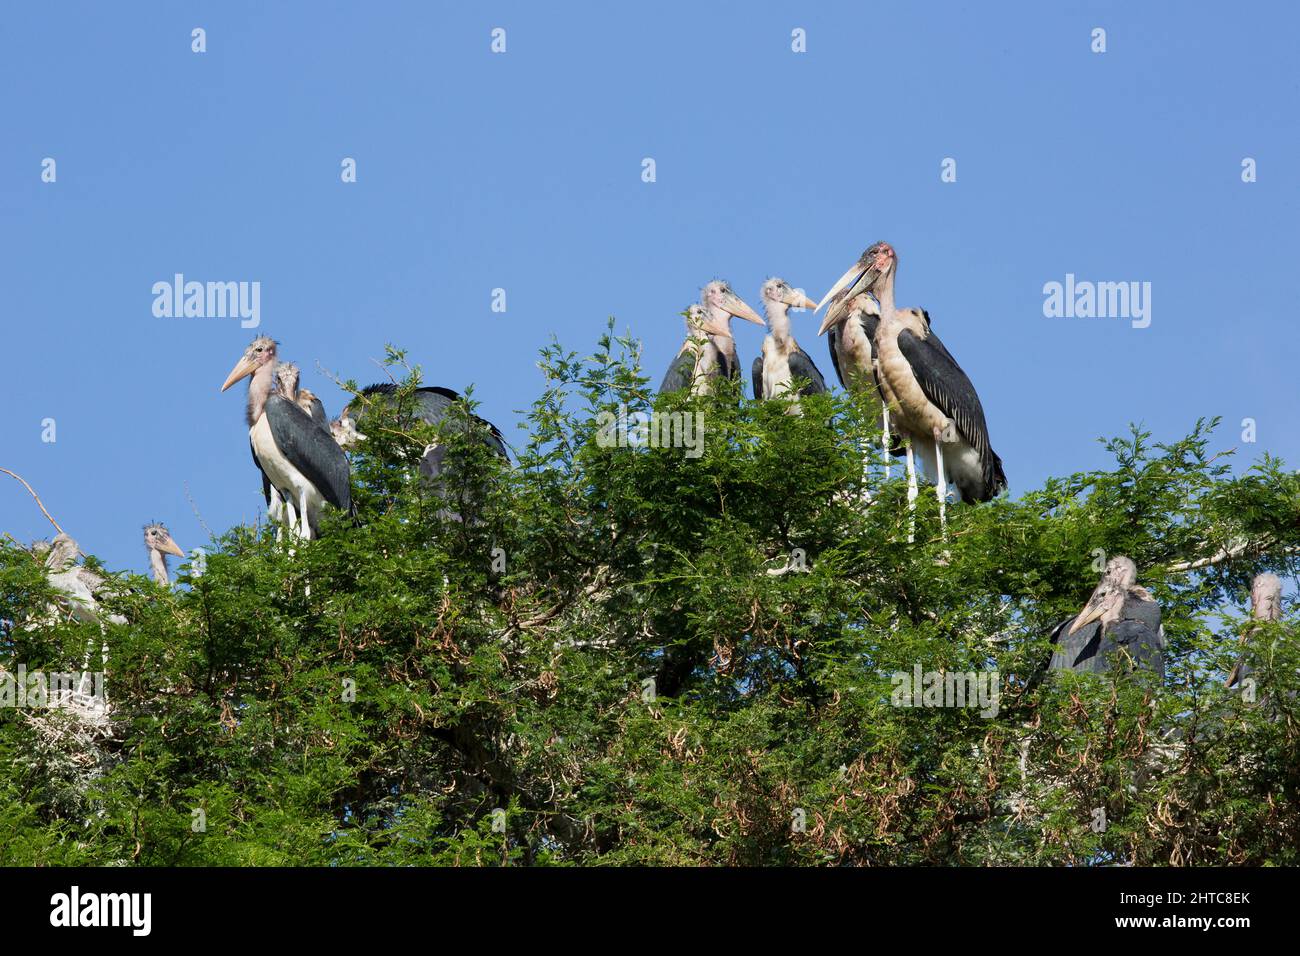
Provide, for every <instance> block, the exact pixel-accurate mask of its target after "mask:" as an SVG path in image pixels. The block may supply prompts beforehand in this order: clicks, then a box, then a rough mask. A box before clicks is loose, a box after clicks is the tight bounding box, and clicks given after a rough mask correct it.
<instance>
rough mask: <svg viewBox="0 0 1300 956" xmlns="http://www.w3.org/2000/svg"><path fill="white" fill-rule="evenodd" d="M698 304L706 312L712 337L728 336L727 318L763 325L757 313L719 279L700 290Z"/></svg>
mask: <svg viewBox="0 0 1300 956" xmlns="http://www.w3.org/2000/svg"><path fill="white" fill-rule="evenodd" d="M700 303H701V304H702V305H703V306H704V307H705V308H706V309H707V310H708V312H709V318H710V320H711V324H712V325H714V326H715V327H716V328H711V329H709V331H710V332H712V333H713V334H714V335H730V334H731V320H730V318H729V316H733V315H734V316H736V318H739V319H744V320H745V321H747V322H753V323H754V324H755V325H763V324H764V323H763V319H762V318H761V317H760V316H759V314H758V313H757V312H755V311H754V310H753V309H751V308H750V307H749V306H748V305H746V304H745V302H744V300H742V299H741V298H740V296H738V295H736V293H734V292H732V291H731V286H730V285H728V284H727V283H726V282H724V281H723V280H721V279H714V280H713V281H712V282H710V283H709V284H708V285H706V286H705V287H704V288H703V289H701V290H700Z"/></svg>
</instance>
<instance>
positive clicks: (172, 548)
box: [144, 521, 185, 558]
mask: <svg viewBox="0 0 1300 956" xmlns="http://www.w3.org/2000/svg"><path fill="white" fill-rule="evenodd" d="M144 546H145V547H146V548H148V549H149V550H150V551H158V552H161V553H162V554H174V555H176V557H178V558H183V557H185V552H184V551H182V550H181V549H180V545H178V544H177V543H176V542H175V541H174V540H173V539H172V535H171V532H170V531H168V530H167V526H166V525H165V524H163V523H162V522H161V521H154V522H152V523H150V524H147V525H145V526H144Z"/></svg>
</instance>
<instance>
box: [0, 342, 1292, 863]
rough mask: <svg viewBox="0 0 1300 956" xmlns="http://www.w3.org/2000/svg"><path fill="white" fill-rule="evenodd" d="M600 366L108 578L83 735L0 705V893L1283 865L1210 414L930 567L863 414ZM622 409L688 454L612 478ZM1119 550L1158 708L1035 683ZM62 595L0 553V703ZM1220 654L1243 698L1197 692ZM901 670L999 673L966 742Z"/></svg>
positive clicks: (569, 363)
mask: <svg viewBox="0 0 1300 956" xmlns="http://www.w3.org/2000/svg"><path fill="white" fill-rule="evenodd" d="M611 329H612V326H611ZM635 354H636V345H635V343H632V342H630V341H627V340H623V339H618V338H615V337H614V335H613V333H612V331H611V332H610V334H608V335H606V336H605V337H604V338H603V339H602V340H601V342H600V344H599V348H598V349H597V351H596V353H595V354H594V355H591V356H588V357H580V356H579V355H577V354H574V353H571V352H568V351H565V350H564V349H562V348H561V347H560V346H558V345H553V346H551V347H549V348H547V349H545V350H544V351H543V354H542V356H541V361H540V363H539V364H540V367H541V369H542V371H543V373H544V375H545V379H546V382H545V389H544V391H543V393H542V394H541V396H540V397H539V398H538V399H537V401H536V402H535V403H534V404H533V406H532V408H531V410H530V412H529V414H528V416H527V426H526V437H525V438H524V440H523V441H521V442H519V443H518V444H517V446H516V448H515V454H516V458H517V461H515V462H514V463H513V464H512V463H506V462H503V461H501V460H500V459H499V457H497V456H496V455H494V454H493V453H492V452H491V451H490V450H489V449H488V447H487V446H486V445H485V444H484V443H483V442H482V441H481V440H480V439H481V434H476V432H475V429H476V428H481V427H482V426H481V425H479V424H478V423H477V422H476V421H475V420H474V419H473V418H472V416H471V414H470V410H471V409H472V404H473V403H472V400H471V401H470V402H468V403H466V404H465V405H464V407H463V408H462V409H461V411H460V412H459V413H458V414H459V415H461V416H462V418H461V420H459V421H457V422H453V423H452V424H453V425H455V426H456V427H450V426H448V427H444V428H443V429H442V433H441V434H439V435H435V434H432V433H431V430H430V427H429V426H427V425H424V424H423V423H421V422H419V421H418V420H414V419H413V417H412V416H411V414H410V398H411V395H412V392H413V389H414V388H415V387H416V385H417V384H418V382H419V374H418V370H408V371H409V374H406V377H405V380H404V382H403V386H402V388H401V389H400V390H399V393H398V397H397V399H396V401H394V402H392V403H391V404H386V405H384V406H382V407H376V408H375V409H374V410H372V412H370V413H368V414H369V415H370V416H371V417H369V418H368V419H367V423H366V424H367V427H366V429H365V431H366V434H367V440H366V441H365V442H364V443H363V445H362V446H361V447H360V449H359V450H358V451H357V452H356V453H355V454H354V455H353V468H354V475H353V482H354V488H355V495H354V497H355V500H356V502H357V505H358V515H359V520H358V523H357V524H355V525H353V524H352V523H351V522H349V520H348V519H347V518H346V517H345V516H341V515H339V514H337V513H332V514H331V515H330V516H329V518H328V520H327V522H326V526H325V530H324V534H323V537H322V538H321V539H320V540H318V541H313V542H298V543H295V544H293V546H292V550H291V549H290V546H289V544H288V542H287V541H286V543H284V544H277V543H276V541H275V536H274V531H273V529H271V528H268V527H265V526H262V527H244V526H241V527H236V528H232V529H230V530H229V531H227V532H226V533H224V534H222V535H220V536H219V537H217V538H216V539H215V540H214V541H212V542H211V545H210V547H209V548H208V549H207V552H208V553H207V554H206V556H205V560H204V562H203V567H202V573H199V568H196V567H193V566H190V565H186V566H185V567H184V568H183V570H182V575H181V579H180V584H181V585H182V586H180V587H177V588H175V589H173V590H170V591H169V590H167V589H165V588H162V587H159V586H157V585H155V584H154V583H152V582H151V581H148V580H146V579H144V578H140V577H136V576H120V577H119V579H118V580H119V584H120V586H119V587H117V588H116V589H115V592H114V593H113V595H112V596H110V597H108V598H106V599H105V609H106V611H111V612H113V613H116V614H119V615H121V616H122V618H123V619H124V620H125V623H121V624H116V623H106V624H105V625H103V626H104V638H105V640H106V643H107V646H108V649H109V663H108V667H107V673H108V676H107V690H108V696H109V699H110V701H111V706H112V710H111V719H109V720H107V721H106V722H104V723H103V725H102V726H86V725H85V724H86V722H85V720H84V718H83V717H81V716H79V715H77V714H76V713H73V712H70V711H68V710H66V709H54V710H50V709H44V710H37V709H33V708H30V707H29V708H18V707H7V708H3V709H0V766H3V767H4V768H5V772H4V773H3V774H0V862H4V863H6V864H11V865H14V864H16V865H32V864H90V865H115V864H139V865H163V866H175V865H222V864H233V865H250V864H252V865H257V864H300V865H357V864H361V865H374V864H379V865H387V864H397V865H404V864H475V865H478V864H534V865H541V864H550V865H565V864H586V865H616V864H680V865H698V864H704V865H714V864H718V865H725V864H751V865H754V864H757V865H767V864H779V865H805V864H869V865H887V864H980V865H996V864H1011V863H1028V864H1055V863H1076V864H1088V863H1091V864H1098V863H1113V862H1128V861H1131V862H1134V863H1137V864H1225V863H1232V864H1263V863H1273V864H1295V863H1297V862H1300V808H1298V806H1297V800H1296V797H1297V786H1298V785H1300V707H1298V705H1297V698H1296V691H1297V690H1300V676H1298V674H1300V671H1298V668H1300V652H1298V651H1297V646H1298V645H1297V641H1296V639H1295V638H1296V633H1295V631H1296V619H1295V617H1294V615H1292V614H1288V615H1287V616H1286V617H1285V618H1284V620H1283V621H1282V622H1281V623H1279V624H1270V625H1265V626H1261V627H1256V628H1254V629H1250V628H1248V627H1247V626H1246V619H1245V613H1244V611H1243V610H1242V609H1243V606H1244V602H1245V598H1246V595H1247V593H1248V590H1249V586H1250V582H1251V579H1252V577H1253V576H1254V575H1255V574H1257V573H1259V572H1261V571H1275V572H1278V573H1282V574H1287V573H1291V572H1293V570H1294V562H1295V549H1296V548H1297V546H1300V478H1298V477H1297V475H1296V474H1294V473H1292V472H1289V471H1287V470H1286V469H1285V468H1284V467H1283V465H1282V463H1281V462H1279V461H1277V460H1275V459H1272V458H1269V457H1267V456H1266V457H1264V458H1262V459H1260V460H1259V461H1257V462H1255V463H1254V464H1253V465H1251V466H1250V467H1249V468H1248V469H1247V470H1244V471H1242V472H1241V473H1239V474H1236V475H1234V474H1233V472H1232V471H1231V469H1230V467H1229V461H1230V453H1229V452H1226V451H1217V450H1215V449H1216V447H1217V446H1216V445H1215V439H1214V435H1213V428H1214V425H1215V423H1214V422H1204V421H1202V422H1197V423H1195V425H1194V427H1193V429H1192V432H1191V434H1190V435H1188V436H1187V437H1185V438H1182V439H1181V440H1178V441H1173V442H1170V443H1166V444H1156V443H1153V442H1152V440H1151V436H1150V435H1149V434H1147V433H1146V432H1144V431H1142V430H1140V429H1138V428H1134V429H1133V431H1132V432H1131V434H1129V435H1126V436H1121V437H1117V438H1114V439H1112V440H1110V441H1109V442H1107V447H1108V449H1109V450H1110V452H1111V453H1112V454H1113V457H1114V466H1113V468H1110V469H1109V470H1104V471H1094V472H1085V473H1077V474H1073V475H1069V476H1066V477H1061V478H1055V479H1052V480H1050V481H1048V482H1047V483H1046V485H1045V487H1043V488H1042V489H1039V490H1035V491H1029V492H1027V493H1025V494H1023V495H1022V496H1021V497H1020V498H1019V499H1018V500H1012V499H1011V498H1010V497H1007V496H1003V497H1002V498H1001V499H998V500H996V501H994V502H992V503H990V504H987V505H980V506H959V507H951V508H949V509H948V524H947V529H946V533H944V532H941V530H940V526H939V521H938V508H937V503H936V502H935V500H934V497H933V495H927V494H922V495H921V496H920V499H919V500H918V511H917V513H916V516H915V519H914V520H915V542H914V543H910V544H909V543H908V535H909V517H908V510H907V504H906V494H905V483H904V481H903V479H902V477H901V471H902V470H901V469H900V468H897V467H895V468H894V471H893V479H892V480H891V481H884V480H883V476H882V474H881V467H880V462H879V460H878V459H879V455H880V453H879V449H878V444H879V436H878V435H877V434H876V430H875V426H874V425H873V423H875V422H877V421H878V414H877V413H878V409H876V408H874V407H873V406H872V403H871V401H870V400H868V399H866V398H858V399H855V398H852V397H848V396H844V395H820V396H813V397H810V398H805V399H804V400H803V402H802V410H803V414H802V415H791V414H787V409H786V408H785V407H784V406H783V404H782V403H780V402H769V403H756V402H753V401H747V400H742V399H740V398H739V396H738V393H736V394H722V395H718V396H714V397H711V398H702V399H695V398H690V397H689V396H686V395H680V394H679V395H669V396H659V397H654V396H652V394H651V393H650V391H649V390H648V388H647V381H646V379H645V378H644V377H643V376H641V374H640V370H639V368H638V367H637V363H636V361H635ZM390 363H391V364H392V365H393V367H394V369H395V370H398V374H399V375H400V374H403V373H402V372H401V371H400V370H401V369H402V368H404V365H403V362H402V356H401V354H400V353H392V354H391V355H390ZM651 410H654V411H656V412H657V414H658V415H659V416H660V418H659V419H658V421H672V419H669V418H667V416H669V415H672V414H677V415H679V416H682V415H687V414H690V415H692V416H699V417H698V418H694V417H692V418H691V419H687V420H688V421H691V422H698V423H700V424H701V427H702V429H703V431H702V436H703V440H702V442H701V443H700V444H699V446H698V448H697V449H691V448H683V447H651V446H649V445H646V444H639V445H637V444H633V445H622V446H620V445H619V443H618V442H615V444H614V446H613V447H610V442H609V441H607V440H606V439H607V438H608V437H610V435H611V429H610V428H609V423H610V422H611V420H613V421H614V422H616V423H617V422H621V421H626V420H628V416H631V422H632V424H633V426H635V423H636V421H637V418H636V413H644V412H650V411H651ZM682 420H683V419H680V418H679V419H677V421H679V422H680V421H682ZM612 434H613V435H614V437H615V438H617V435H618V430H617V427H615V428H614V429H613V430H612ZM232 440H233V439H232ZM433 440H441V441H444V442H446V443H447V445H448V455H447V459H446V460H447V461H448V462H450V463H451V465H450V471H449V473H448V475H447V479H446V482H445V484H444V485H443V486H442V487H441V488H440V489H436V490H435V489H431V488H430V487H428V486H426V485H424V484H423V483H421V482H420V481H419V480H417V479H416V477H415V469H414V467H413V462H414V461H415V460H416V459H417V458H418V456H419V453H420V451H421V450H422V449H423V448H424V447H425V446H426V445H427V444H428V443H429V442H431V441H433ZM864 449H865V450H867V451H868V453H869V456H870V458H871V459H872V461H871V464H870V465H869V466H868V467H867V468H866V469H865V470H864V467H863V460H864V456H863V450H864ZM695 451H698V452H699V453H698V455H697V454H695ZM688 452H689V453H688ZM247 477H248V484H249V493H250V495H251V494H255V493H257V482H256V481H255V480H254V476H253V475H252V474H251V473H250V475H248V476H247ZM438 492H440V494H439V493H438ZM867 492H869V498H868V496H867V494H866V493H867ZM74 530H75V529H74ZM1115 554H1124V555H1128V556H1129V557H1131V558H1132V559H1133V560H1134V561H1135V562H1136V564H1137V567H1138V569H1139V580H1140V582H1141V583H1142V584H1143V585H1145V586H1146V587H1148V588H1149V589H1151V591H1152V592H1153V594H1154V595H1155V596H1156V598H1157V600H1158V601H1159V603H1160V605H1161V606H1162V609H1163V613H1164V627H1165V631H1166V634H1167V637H1168V642H1169V647H1168V650H1167V652H1166V655H1165V661H1166V675H1165V679H1164V680H1163V681H1162V682H1157V681H1153V680H1151V679H1148V676H1147V675H1144V674H1142V673H1137V674H1127V673H1124V672H1122V671H1119V670H1116V671H1114V672H1112V673H1110V674H1107V675H1103V676H1092V675H1075V674H1069V673H1053V674H1051V675H1050V676H1048V675H1045V674H1044V667H1045V664H1046V661H1047V659H1048V657H1049V656H1050V648H1049V644H1048V640H1047V635H1048V633H1049V632H1050V630H1051V629H1052V627H1053V626H1054V625H1055V624H1056V623H1058V622H1060V621H1061V620H1063V619H1065V618H1068V617H1069V616H1071V615H1072V614H1074V613H1076V612H1077V611H1078V609H1079V608H1080V607H1081V606H1082V604H1083V602H1084V601H1085V600H1086V598H1087V597H1088V594H1089V593H1090V592H1091V590H1092V588H1093V587H1094V586H1095V584H1096V582H1097V579H1098V574H1099V569H1100V566H1101V565H1100V563H1098V562H1099V556H1100V557H1101V560H1104V556H1106V555H1115ZM1188 565H1193V566H1192V567H1188ZM55 599H56V595H55V594H54V593H53V592H52V591H51V589H50V586H49V584H48V582H47V580H46V578H45V574H44V568H43V567H42V566H41V564H40V562H39V561H38V560H36V559H34V557H33V555H32V554H30V553H29V552H28V551H27V550H25V549H23V548H20V547H18V546H17V545H16V544H15V543H12V542H3V543H0V619H3V620H4V621H5V622H6V623H5V628H4V633H3V637H2V638H0V667H3V668H4V669H5V670H6V671H7V672H9V673H10V674H13V673H14V672H16V669H17V667H18V666H19V665H20V664H21V665H23V666H24V667H25V668H26V670H27V671H28V672H31V671H35V670H39V669H42V668H43V669H45V670H50V671H54V670H67V669H68V668H69V667H72V666H79V662H80V661H81V658H82V655H83V654H84V653H85V649H86V648H87V646H92V647H93V646H95V645H96V643H97V642H98V641H99V639H100V625H97V624H96V623H94V622H74V621H69V620H66V615H60V616H51V615H50V614H49V612H48V608H49V605H50V604H51V603H52V602H54V601H55ZM1243 634H1245V635H1247V638H1248V639H1247V641H1246V643H1245V645H1244V646H1245V648H1246V649H1247V650H1248V652H1249V653H1250V654H1251V655H1252V662H1253V667H1254V672H1253V677H1254V679H1255V681H1256V682H1257V685H1258V696H1257V697H1256V699H1255V700H1254V701H1253V702H1252V701H1250V700H1248V699H1246V697H1247V696H1249V695H1246V694H1243V693H1242V692H1241V691H1240V690H1237V689H1231V690H1230V689H1228V688H1226V687H1225V686H1224V678H1225V676H1226V675H1227V674H1228V672H1229V670H1230V669H1231V667H1232V665H1233V664H1234V662H1235V661H1236V660H1237V658H1238V655H1239V654H1240V653H1241V652H1242V648H1243V645H1242V643H1241V642H1240V638H1241V636H1242V635H1243ZM918 667H919V669H920V670H922V671H925V672H936V671H942V672H944V673H945V674H947V673H965V672H975V673H980V674H985V673H992V674H993V675H995V679H996V682H997V683H996V686H997V688H998V690H999V695H998V698H997V706H996V714H994V715H988V714H982V713H981V712H980V711H979V710H977V709H975V708H972V707H907V706H898V702H897V700H896V696H897V695H896V694H895V686H896V683H897V681H896V678H895V676H894V675H896V674H899V673H903V674H912V673H914V671H915V670H916V669H917V668H918Z"/></svg>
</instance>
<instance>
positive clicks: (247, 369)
mask: <svg viewBox="0 0 1300 956" xmlns="http://www.w3.org/2000/svg"><path fill="white" fill-rule="evenodd" d="M275 350H276V341H275V339H273V338H271V337H270V336H269V335H259V336H258V337H257V338H255V339H253V341H252V342H250V343H249V345H248V348H246V349H244V354H243V356H241V357H240V359H239V361H238V362H236V363H235V367H234V368H233V369H231V370H230V374H229V375H227V376H226V381H225V382H224V383H223V384H222V386H221V390H222V391H223V392H224V391H225V390H226V389H228V388H230V386H232V385H234V384H235V383H236V382H238V381H239V380H240V379H241V378H244V377H246V376H249V375H252V374H254V373H255V372H256V371H257V370H258V369H260V368H263V367H264V366H266V365H267V364H269V363H271V362H274V361H275Z"/></svg>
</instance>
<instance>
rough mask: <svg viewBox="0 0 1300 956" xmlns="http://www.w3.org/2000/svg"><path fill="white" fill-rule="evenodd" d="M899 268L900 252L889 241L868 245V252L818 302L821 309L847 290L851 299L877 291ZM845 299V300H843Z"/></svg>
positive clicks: (847, 296)
mask: <svg viewBox="0 0 1300 956" xmlns="http://www.w3.org/2000/svg"><path fill="white" fill-rule="evenodd" d="M897 268H898V254H897V253H896V252H894V247H893V246H891V245H890V244H889V243H887V242H877V243H874V244H873V245H871V246H868V247H867V250H866V252H864V253H862V255H860V256H858V261H857V262H855V263H853V265H851V266H849V268H848V271H846V272H845V273H844V275H842V276H840V277H839V279H838V280H836V282H835V284H834V285H833V286H831V288H830V291H829V292H827V293H826V294H825V295H824V296H822V300H821V301H820V302H818V303H817V308H818V309H820V308H821V307H822V306H824V305H825V304H826V303H827V302H828V301H830V300H831V299H834V298H835V297H836V296H838V295H839V294H840V293H842V292H845V290H848V291H847V293H846V294H845V296H844V298H846V299H851V298H852V297H853V296H856V295H858V294H859V293H862V292H876V291H877V290H878V289H879V286H880V283H882V282H883V281H884V280H885V279H886V278H887V277H888V276H890V275H892V274H893V273H894V270H895V269H897ZM841 301H843V300H841Z"/></svg>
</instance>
